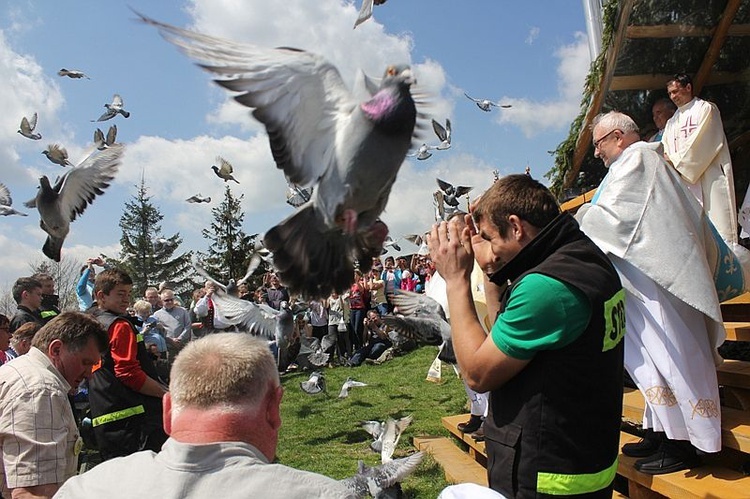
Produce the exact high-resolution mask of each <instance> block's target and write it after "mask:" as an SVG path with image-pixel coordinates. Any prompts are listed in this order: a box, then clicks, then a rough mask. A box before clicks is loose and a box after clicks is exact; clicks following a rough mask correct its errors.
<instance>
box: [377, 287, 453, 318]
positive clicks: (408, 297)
mask: <svg viewBox="0 0 750 499" xmlns="http://www.w3.org/2000/svg"><path fill="white" fill-rule="evenodd" d="M389 298H390V299H391V300H392V303H393V305H394V306H396V307H398V310H399V312H401V313H402V314H404V315H417V314H419V315H424V314H426V315H437V316H439V317H440V318H442V319H443V320H446V318H445V311H444V310H443V307H442V305H440V303H438V302H437V301H436V300H435V299H433V298H431V297H429V296H427V295H425V294H422V293H414V292H413V291H406V290H398V291H397V292H396V293H394V294H392V295H389Z"/></svg>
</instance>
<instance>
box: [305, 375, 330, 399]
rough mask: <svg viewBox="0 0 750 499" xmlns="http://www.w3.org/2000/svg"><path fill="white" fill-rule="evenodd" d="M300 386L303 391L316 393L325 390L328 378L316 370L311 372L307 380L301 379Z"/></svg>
mask: <svg viewBox="0 0 750 499" xmlns="http://www.w3.org/2000/svg"><path fill="white" fill-rule="evenodd" d="M299 386H300V388H302V391H303V392H305V393H307V394H309V395H315V394H317V393H320V392H324V391H325V389H326V379H325V377H324V376H323V374H322V373H321V372H320V371H314V372H313V373H312V374H310V378H309V379H308V380H307V381H301V382H300V384H299Z"/></svg>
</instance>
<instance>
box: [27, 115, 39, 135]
mask: <svg viewBox="0 0 750 499" xmlns="http://www.w3.org/2000/svg"><path fill="white" fill-rule="evenodd" d="M37 119H39V116H37V114H36V113H34V114H33V115H31V121H29V122H28V124H29V132H33V131H34V130H35V129H36V121H37Z"/></svg>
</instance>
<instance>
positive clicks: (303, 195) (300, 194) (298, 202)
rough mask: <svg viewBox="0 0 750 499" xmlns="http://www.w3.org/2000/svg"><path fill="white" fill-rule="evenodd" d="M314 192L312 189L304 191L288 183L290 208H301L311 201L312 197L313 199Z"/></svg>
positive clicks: (287, 195) (287, 193)
mask: <svg viewBox="0 0 750 499" xmlns="http://www.w3.org/2000/svg"><path fill="white" fill-rule="evenodd" d="M312 191H313V188H312V187H308V188H307V189H303V188H301V187H300V186H298V185H294V184H291V183H288V184H287V190H286V203H287V204H288V205H290V206H294V207H295V208H299V207H300V206H302V205H303V204H305V203H307V202H308V201H310V197H312Z"/></svg>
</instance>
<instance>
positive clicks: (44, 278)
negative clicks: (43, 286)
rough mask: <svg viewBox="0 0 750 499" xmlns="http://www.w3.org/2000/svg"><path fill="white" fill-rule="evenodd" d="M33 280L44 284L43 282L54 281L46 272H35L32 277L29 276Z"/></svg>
mask: <svg viewBox="0 0 750 499" xmlns="http://www.w3.org/2000/svg"><path fill="white" fill-rule="evenodd" d="M31 277H32V278H33V279H36V280H37V281H39V282H45V281H54V280H55V279H54V278H53V277H52V275H51V274H48V273H47V272H37V273H36V274H34V275H33V276H31Z"/></svg>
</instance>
